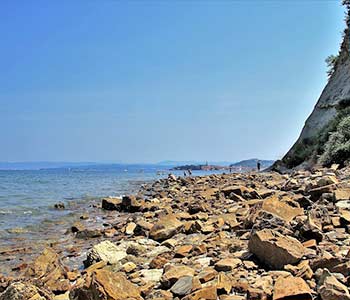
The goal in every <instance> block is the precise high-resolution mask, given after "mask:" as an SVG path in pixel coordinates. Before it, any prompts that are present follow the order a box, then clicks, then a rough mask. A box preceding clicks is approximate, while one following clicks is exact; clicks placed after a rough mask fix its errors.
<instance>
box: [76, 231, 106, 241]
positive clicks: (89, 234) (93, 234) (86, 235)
mask: <svg viewBox="0 0 350 300" xmlns="http://www.w3.org/2000/svg"><path fill="white" fill-rule="evenodd" d="M101 236H102V233H101V231H100V230H97V229H84V230H81V231H78V232H77V234H76V235H75V237H76V238H78V239H91V238H98V237H101Z"/></svg>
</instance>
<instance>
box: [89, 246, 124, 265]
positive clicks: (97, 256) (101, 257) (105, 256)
mask: <svg viewBox="0 0 350 300" xmlns="http://www.w3.org/2000/svg"><path fill="white" fill-rule="evenodd" d="M126 256H127V253H126V250H125V249H122V248H121V247H118V246H116V245H115V244H113V243H112V242H110V241H103V242H101V243H99V244H97V245H95V246H93V247H92V248H91V249H90V250H89V251H88V253H87V258H86V260H85V261H84V265H85V266H86V267H88V266H90V265H92V264H94V263H96V262H99V261H104V262H106V263H108V264H116V263H118V262H119V261H121V260H122V259H124V258H125V257H126Z"/></svg>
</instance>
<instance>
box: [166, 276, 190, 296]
mask: <svg viewBox="0 0 350 300" xmlns="http://www.w3.org/2000/svg"><path fill="white" fill-rule="evenodd" d="M192 279H193V277H192V276H183V277H181V278H179V279H178V280H177V281H176V283H175V284H174V285H173V286H172V287H171V289H170V291H171V292H172V293H173V294H174V295H176V296H185V295H188V294H189V293H191V291H192Z"/></svg>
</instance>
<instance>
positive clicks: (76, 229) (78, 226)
mask: <svg viewBox="0 0 350 300" xmlns="http://www.w3.org/2000/svg"><path fill="white" fill-rule="evenodd" d="M84 229H85V226H84V225H83V224H82V223H81V222H74V224H73V225H72V227H71V231H72V232H73V233H75V232H79V231H83V230H84Z"/></svg>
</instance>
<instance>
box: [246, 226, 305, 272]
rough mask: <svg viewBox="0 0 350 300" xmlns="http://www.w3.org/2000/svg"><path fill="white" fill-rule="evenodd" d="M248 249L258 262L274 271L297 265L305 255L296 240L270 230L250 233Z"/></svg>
mask: <svg viewBox="0 0 350 300" xmlns="http://www.w3.org/2000/svg"><path fill="white" fill-rule="evenodd" d="M248 247H249V250H250V252H251V253H253V254H255V255H256V256H257V257H258V258H259V260H261V261H262V262H264V263H265V264H267V265H268V266H270V267H272V268H275V269H283V266H285V265H287V264H296V263H298V262H299V261H300V260H301V258H302V257H303V255H304V253H305V248H304V247H303V245H302V244H301V243H300V242H299V241H298V240H297V239H295V238H293V237H290V236H284V235H282V234H280V233H279V232H277V231H274V230H270V229H263V230H261V231H257V232H254V233H252V235H251V237H250V240H249V244H248Z"/></svg>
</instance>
